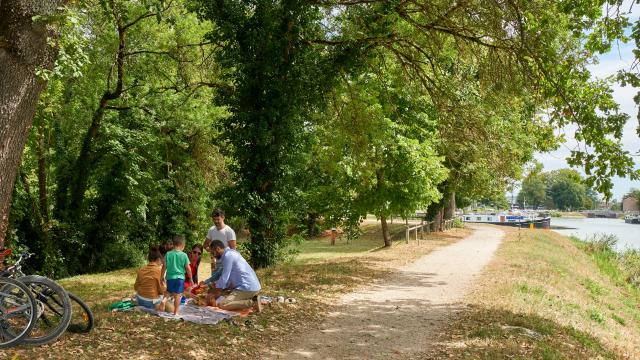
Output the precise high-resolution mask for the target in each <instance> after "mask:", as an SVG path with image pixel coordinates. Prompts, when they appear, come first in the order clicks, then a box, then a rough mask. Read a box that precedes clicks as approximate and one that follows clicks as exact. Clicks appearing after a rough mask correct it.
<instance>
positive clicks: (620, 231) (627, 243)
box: [551, 217, 640, 251]
mask: <svg viewBox="0 0 640 360" xmlns="http://www.w3.org/2000/svg"><path fill="white" fill-rule="evenodd" d="M551 229H552V230H553V231H556V232H558V233H560V234H562V235H566V236H571V235H573V236H577V237H578V238H580V239H586V238H588V237H592V236H593V235H594V234H612V235H615V236H616V237H617V238H618V243H617V245H616V249H617V250H618V251H622V250H625V249H629V248H631V249H640V224H627V223H625V222H624V220H622V219H590V218H579V219H570V218H555V217H554V218H551Z"/></svg>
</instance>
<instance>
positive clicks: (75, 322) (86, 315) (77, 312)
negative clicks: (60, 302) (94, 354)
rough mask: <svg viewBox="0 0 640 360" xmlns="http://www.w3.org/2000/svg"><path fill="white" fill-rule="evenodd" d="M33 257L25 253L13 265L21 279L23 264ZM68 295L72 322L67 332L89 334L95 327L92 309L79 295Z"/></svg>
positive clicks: (68, 293)
mask: <svg viewBox="0 0 640 360" xmlns="http://www.w3.org/2000/svg"><path fill="white" fill-rule="evenodd" d="M31 256H32V254H29V253H23V254H22V255H21V256H20V258H18V260H17V261H16V263H15V264H14V265H13V267H14V268H15V269H13V270H11V271H13V272H15V273H16V274H17V276H19V277H22V276H24V273H23V272H22V265H21V263H22V261H23V260H27V259H28V258H29V257H31ZM63 290H64V289H63ZM65 291H66V290H65ZM67 295H69V300H70V301H71V321H70V322H69V326H68V327H67V331H68V332H71V333H88V332H89V331H91V329H93V326H94V325H95V318H94V315H93V312H92V311H91V308H90V307H89V305H87V303H85V302H84V301H83V300H82V299H81V298H80V297H79V296H78V295H76V294H74V293H72V292H70V291H67Z"/></svg>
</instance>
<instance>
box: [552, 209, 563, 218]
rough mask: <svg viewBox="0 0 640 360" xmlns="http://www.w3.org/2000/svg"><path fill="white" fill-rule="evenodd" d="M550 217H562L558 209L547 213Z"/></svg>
mask: <svg viewBox="0 0 640 360" xmlns="http://www.w3.org/2000/svg"><path fill="white" fill-rule="evenodd" d="M549 214H550V215H551V217H562V213H561V212H560V211H557V210H554V211H551V212H550V213H549Z"/></svg>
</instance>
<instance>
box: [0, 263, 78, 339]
mask: <svg viewBox="0 0 640 360" xmlns="http://www.w3.org/2000/svg"><path fill="white" fill-rule="evenodd" d="M31 256H32V254H29V253H26V252H25V253H22V254H20V257H19V258H18V260H17V261H16V262H15V263H14V264H13V265H11V266H9V267H7V268H6V269H4V270H2V271H1V272H0V277H1V278H5V279H7V278H12V279H14V280H18V281H19V282H21V283H23V284H25V285H26V286H27V288H28V289H29V290H30V291H31V294H32V295H33V298H34V299H35V301H34V303H35V305H36V313H37V314H36V315H37V317H36V321H35V322H34V324H33V325H32V328H31V329H30V330H31V331H30V332H29V333H28V334H27V336H24V337H22V339H21V342H22V343H25V344H29V345H43V344H48V343H51V342H53V341H55V340H57V339H58V338H59V337H60V336H61V335H62V334H63V333H64V332H65V330H67V327H68V326H69V323H70V321H71V311H72V310H71V299H70V298H69V295H68V294H67V291H66V290H64V288H63V287H62V286H60V285H59V284H57V283H56V282H54V281H53V280H51V279H48V278H46V277H44V276H39V275H25V274H24V273H23V272H22V262H23V261H24V260H26V259H28V258H29V257H31ZM7 332H8V333H9V334H10V335H15V334H12V332H11V331H10V330H8V331H7Z"/></svg>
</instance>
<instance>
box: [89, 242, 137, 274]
mask: <svg viewBox="0 0 640 360" xmlns="http://www.w3.org/2000/svg"><path fill="white" fill-rule="evenodd" d="M146 256H147V248H146V246H145V248H144V249H141V248H140V247H138V246H136V245H135V244H133V243H131V242H128V241H121V242H115V243H109V244H106V245H105V248H104V252H103V253H102V255H101V256H100V257H99V260H98V262H97V264H96V265H97V266H96V270H97V271H112V270H117V269H124V268H130V267H140V266H142V265H144V264H145V262H146Z"/></svg>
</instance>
